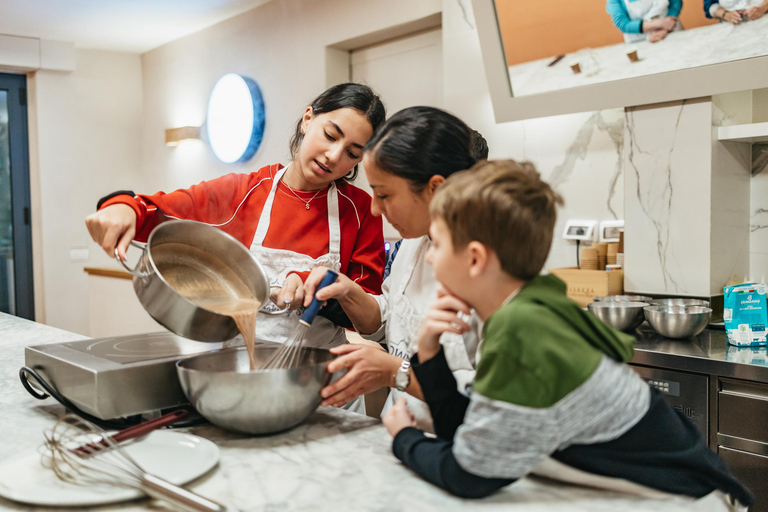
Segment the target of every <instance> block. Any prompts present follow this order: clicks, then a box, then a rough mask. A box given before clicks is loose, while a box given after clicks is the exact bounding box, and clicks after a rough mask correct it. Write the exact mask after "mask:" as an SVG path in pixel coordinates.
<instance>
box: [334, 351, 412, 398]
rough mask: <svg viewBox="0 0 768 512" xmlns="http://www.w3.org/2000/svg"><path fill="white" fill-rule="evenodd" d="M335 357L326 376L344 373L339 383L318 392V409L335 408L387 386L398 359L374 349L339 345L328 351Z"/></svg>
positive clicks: (396, 367)
mask: <svg viewBox="0 0 768 512" xmlns="http://www.w3.org/2000/svg"><path fill="white" fill-rule="evenodd" d="M331 353H332V354H336V355H338V356H339V357H337V358H336V359H334V360H333V361H331V362H330V363H328V372H329V373H334V372H337V371H339V370H342V369H344V368H346V369H347V373H345V374H344V375H343V376H342V377H341V378H340V379H339V380H337V381H336V382H333V383H331V384H329V385H328V386H326V387H324V388H323V389H321V390H320V396H322V397H323V401H322V403H321V404H320V405H330V406H332V407H339V406H342V405H344V404H345V403H347V402H349V401H350V400H352V399H354V398H357V397H358V396H360V395H364V394H366V393H370V392H372V391H376V390H377V389H379V388H383V387H385V386H389V385H390V382H391V380H392V378H393V376H394V375H395V373H396V372H397V369H398V368H399V367H400V363H402V359H400V358H399V357H395V356H392V355H389V354H388V353H386V352H384V351H383V350H380V349H378V348H374V347H368V346H365V345H351V344H347V345H340V346H338V347H334V348H332V349H331Z"/></svg>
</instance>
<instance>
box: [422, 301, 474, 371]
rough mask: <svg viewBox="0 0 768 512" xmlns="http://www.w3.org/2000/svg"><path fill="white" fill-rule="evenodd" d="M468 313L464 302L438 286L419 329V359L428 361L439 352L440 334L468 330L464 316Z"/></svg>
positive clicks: (467, 306)
mask: <svg viewBox="0 0 768 512" xmlns="http://www.w3.org/2000/svg"><path fill="white" fill-rule="evenodd" d="M469 315H470V308H469V305H468V304H467V303H466V302H464V301H463V300H461V299H459V298H458V297H456V296H454V295H451V294H449V293H448V292H447V291H446V290H445V289H444V288H443V287H442V286H441V287H440V288H438V290H437V300H436V301H435V302H433V303H432V305H431V306H430V307H429V311H428V312H427V316H426V318H425V319H424V323H422V324H421V330H420V331H419V361H420V362H422V363H423V362H425V361H428V360H430V359H432V358H433V357H435V356H436V355H437V353H438V352H440V336H441V335H442V334H443V333H444V332H453V333H456V334H464V333H465V332H468V331H469V330H470V327H469V324H468V323H467V322H466V320H464V318H468V316H469ZM462 316H463V318H462Z"/></svg>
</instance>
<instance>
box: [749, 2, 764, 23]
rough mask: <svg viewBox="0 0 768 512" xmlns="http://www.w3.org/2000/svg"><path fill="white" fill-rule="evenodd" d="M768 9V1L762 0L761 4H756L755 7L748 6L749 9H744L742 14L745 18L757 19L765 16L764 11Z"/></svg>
mask: <svg viewBox="0 0 768 512" xmlns="http://www.w3.org/2000/svg"><path fill="white" fill-rule="evenodd" d="M767 11H768V2H763V4H762V5H758V6H755V7H750V8H749V9H745V10H744V16H745V17H746V18H749V19H750V20H757V19H760V18H762V17H763V16H765V13H766V12H767Z"/></svg>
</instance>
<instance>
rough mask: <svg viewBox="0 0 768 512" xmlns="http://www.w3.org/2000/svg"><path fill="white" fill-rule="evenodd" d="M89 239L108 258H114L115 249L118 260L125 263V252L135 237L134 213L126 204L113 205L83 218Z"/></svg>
mask: <svg viewBox="0 0 768 512" xmlns="http://www.w3.org/2000/svg"><path fill="white" fill-rule="evenodd" d="M85 225H86V227H87V228H88V233H90V234H91V238H93V241H94V242H96V243H97V244H99V245H100V246H101V248H102V249H104V252H106V253H107V254H108V255H109V257H110V258H114V257H115V247H117V252H118V254H119V255H120V259H121V260H123V261H125V251H127V250H128V245H129V244H130V243H131V240H133V237H134V236H136V212H135V211H134V210H133V208H131V207H130V206H128V205H127V204H113V205H111V206H107V207H106V208H103V209H101V210H99V211H97V212H96V213H92V214H91V215H89V216H88V217H86V218H85Z"/></svg>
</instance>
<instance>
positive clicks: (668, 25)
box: [659, 16, 677, 32]
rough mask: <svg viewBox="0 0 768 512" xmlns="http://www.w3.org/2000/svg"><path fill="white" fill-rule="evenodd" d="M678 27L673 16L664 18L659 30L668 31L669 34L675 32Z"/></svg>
mask: <svg viewBox="0 0 768 512" xmlns="http://www.w3.org/2000/svg"><path fill="white" fill-rule="evenodd" d="M676 26H677V18H675V17H673V16H667V17H666V18H663V19H662V20H661V23H660V24H659V28H660V29H661V30H666V31H667V32H672V31H673V30H675V27H676Z"/></svg>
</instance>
